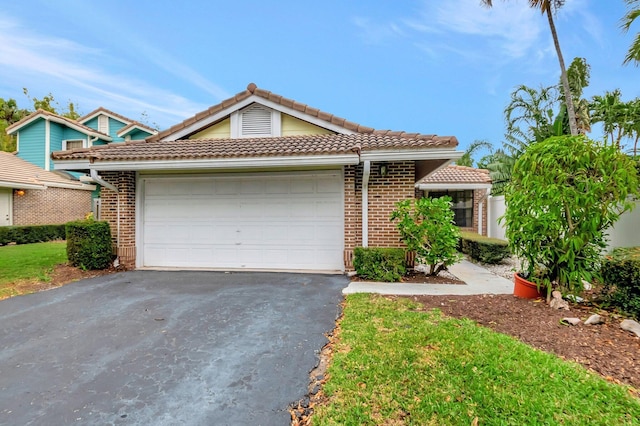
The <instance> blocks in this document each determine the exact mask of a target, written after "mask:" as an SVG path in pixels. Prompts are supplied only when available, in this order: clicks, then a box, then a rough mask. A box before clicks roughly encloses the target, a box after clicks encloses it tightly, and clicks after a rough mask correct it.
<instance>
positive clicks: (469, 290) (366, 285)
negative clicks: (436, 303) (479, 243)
mask: <svg viewBox="0 0 640 426" xmlns="http://www.w3.org/2000/svg"><path fill="white" fill-rule="evenodd" d="M449 272H451V273H452V274H453V275H455V276H456V277H458V279H460V280H462V281H464V282H465V283H466V284H464V285H461V284H409V283H374V282H361V281H357V282H351V283H350V284H349V285H348V286H347V288H345V289H344V290H342V293H344V294H354V293H378V294H397V295H403V296H409V295H421V294H425V295H433V296H444V295H456V296H460V295H470V294H512V293H513V280H508V279H506V278H503V277H499V276H497V275H495V274H492V273H491V272H489V271H488V270H487V269H485V268H483V267H481V266H478V265H476V264H474V263H471V262H469V261H467V260H462V261H460V262H458V263H456V264H455V265H451V266H450V267H449Z"/></svg>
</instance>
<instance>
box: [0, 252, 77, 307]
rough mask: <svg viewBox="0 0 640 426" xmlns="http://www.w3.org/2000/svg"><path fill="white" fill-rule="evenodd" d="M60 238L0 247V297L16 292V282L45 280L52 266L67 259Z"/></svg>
mask: <svg viewBox="0 0 640 426" xmlns="http://www.w3.org/2000/svg"><path fill="white" fill-rule="evenodd" d="M66 247H67V245H66V244H65V243H64V242H60V241H52V242H47V243H37V244H24V245H12V246H3V247H0V299H2V298H5V297H9V296H15V295H17V294H20V291H19V290H18V289H17V288H16V284H17V283H20V282H24V281H48V280H49V279H50V278H49V273H51V271H52V270H53V267H54V266H56V265H59V264H61V263H65V262H66V261H67V252H66Z"/></svg>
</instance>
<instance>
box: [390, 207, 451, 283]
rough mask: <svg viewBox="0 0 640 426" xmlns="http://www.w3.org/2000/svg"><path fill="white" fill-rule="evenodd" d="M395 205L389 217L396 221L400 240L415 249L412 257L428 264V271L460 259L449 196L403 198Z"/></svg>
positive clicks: (435, 270) (434, 270) (445, 266)
mask: <svg viewBox="0 0 640 426" xmlns="http://www.w3.org/2000/svg"><path fill="white" fill-rule="evenodd" d="M396 207H397V209H396V210H395V211H394V212H393V213H392V214H391V220H392V221H397V223H396V227H397V228H398V230H399V231H400V235H401V237H402V241H403V242H404V243H405V244H406V245H407V248H408V249H409V250H411V251H414V252H415V253H416V260H417V261H418V262H419V263H424V264H425V265H429V275H438V274H439V273H440V271H442V270H443V269H446V268H447V266H449V265H452V264H453V263H455V262H457V261H458V260H459V259H460V255H459V254H458V252H457V246H458V240H459V239H460V230H459V229H458V228H457V227H456V226H455V224H454V223H453V218H454V213H453V210H451V198H450V197H441V198H421V199H419V200H415V201H414V200H404V201H400V202H399V203H397V204H396Z"/></svg>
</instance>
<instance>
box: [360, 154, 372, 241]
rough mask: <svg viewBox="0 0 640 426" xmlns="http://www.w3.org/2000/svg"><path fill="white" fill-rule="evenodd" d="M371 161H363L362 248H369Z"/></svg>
mask: <svg viewBox="0 0 640 426" xmlns="http://www.w3.org/2000/svg"><path fill="white" fill-rule="evenodd" d="M370 174H371V161H369V160H365V162H364V171H363V173H362V247H369V175H370Z"/></svg>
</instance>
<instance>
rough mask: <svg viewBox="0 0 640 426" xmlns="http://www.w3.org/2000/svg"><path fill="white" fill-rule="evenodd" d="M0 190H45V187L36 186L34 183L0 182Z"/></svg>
mask: <svg viewBox="0 0 640 426" xmlns="http://www.w3.org/2000/svg"><path fill="white" fill-rule="evenodd" d="M0 188H14V189H47V187H46V186H45V185H37V184H34V183H23V182H14V181H8V180H0Z"/></svg>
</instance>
